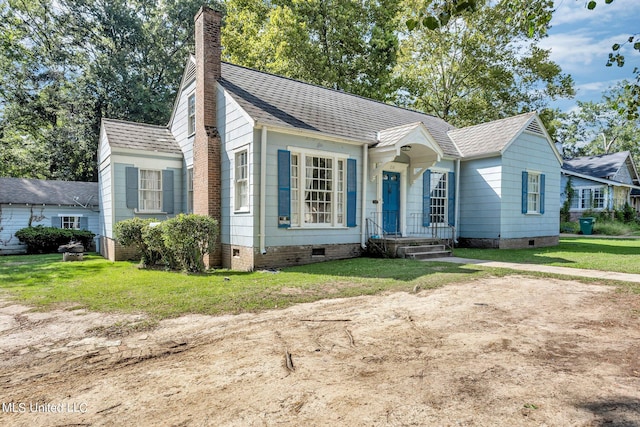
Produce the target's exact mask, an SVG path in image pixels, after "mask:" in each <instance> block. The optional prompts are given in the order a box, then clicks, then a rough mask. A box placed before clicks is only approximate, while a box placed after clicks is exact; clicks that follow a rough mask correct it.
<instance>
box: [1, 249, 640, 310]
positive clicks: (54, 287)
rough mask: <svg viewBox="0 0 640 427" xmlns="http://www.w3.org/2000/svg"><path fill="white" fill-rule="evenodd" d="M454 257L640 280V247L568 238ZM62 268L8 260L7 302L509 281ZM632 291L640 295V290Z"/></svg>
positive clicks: (359, 270) (478, 274) (258, 296)
mask: <svg viewBox="0 0 640 427" xmlns="http://www.w3.org/2000/svg"><path fill="white" fill-rule="evenodd" d="M455 255H456V256H460V257H464V258H478V259H487V260H497V261H507V262H523V263H539V264H549V265H558V266H564V267H575V268H587V269H589V268H590V269H598V270H608V271H618V272H625V273H640V262H638V257H639V255H640V239H635V240H619V239H611V240H608V239H607V240H605V239H584V238H579V239H572V238H563V239H562V240H561V242H560V245H559V246H557V247H551V248H541V249H522V250H472V249H456V250H455ZM61 259H62V256H61V255H59V254H51V255H33V256H7V257H0V292H3V293H4V294H5V296H6V297H9V298H16V299H18V300H20V301H22V302H23V303H26V304H29V305H33V306H37V307H40V308H42V309H48V308H52V307H59V306H64V307H71V308H86V309H89V310H92V311H100V312H122V313H144V314H146V315H148V316H149V317H150V318H153V319H156V320H158V319H163V318H167V317H176V316H180V315H182V314H188V313H198V314H211V315H217V314H223V313H240V312H247V311H260V310H266V309H271V308H276V307H278V308H283V307H287V306H290V305H292V304H297V303H301V302H311V301H316V300H320V299H324V298H339V297H350V296H358V295H373V294H377V293H380V292H385V291H413V290H415V289H416V288H417V287H419V288H421V289H431V288H435V287H439V286H443V285H446V284H449V283H456V282H462V281H469V280H478V279H481V278H485V277H489V276H496V277H502V276H506V275H508V274H510V272H509V271H508V270H501V269H487V268H482V267H478V266H474V265H454V264H448V263H438V262H421V261H413V260H404V259H371V258H359V259H350V260H344V261H332V262H325V263H319V264H312V265H306V266H300V267H291V268H285V269H282V270H280V271H256V272H251V273H244V272H233V271H227V270H218V271H212V272H208V273H206V274H200V275H194V274H183V273H177V272H170V271H159V270H144V269H139V268H138V267H137V265H136V264H135V263H131V262H115V263H113V262H109V261H107V260H105V259H103V258H102V257H100V256H99V255H95V254H94V255H89V256H86V257H85V261H83V262H61ZM631 286H632V288H633V289H635V291H636V292H640V286H638V285H631Z"/></svg>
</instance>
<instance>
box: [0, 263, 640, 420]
mask: <svg viewBox="0 0 640 427" xmlns="http://www.w3.org/2000/svg"><path fill="white" fill-rule="evenodd" d="M638 307H640V296H638V295H632V294H627V293H623V292H616V291H615V289H614V288H611V287H606V286H598V285H585V284H581V283H578V282H573V281H561V280H553V279H532V278H527V277H521V276H510V277H505V278H492V279H485V280H478V281H474V282H469V283H464V284H458V285H450V286H446V287H443V288H440V289H436V290H428V291H420V292H418V293H402V292H398V293H391V294H387V295H379V296H370V297H358V298H349V299H334V300H324V301H319V302H315V303H311V304H300V305H297V306H294V307H290V308H287V309H284V310H274V311H269V312H264V313H259V314H242V315H237V316H219V317H212V316H200V315H190V316H183V317H180V318H176V319H170V320H166V321H163V322H161V323H160V324H159V325H158V326H157V327H156V328H155V329H153V330H149V331H135V330H133V331H129V332H127V333H126V334H124V335H122V336H120V337H117V336H115V337H114V336H113V334H112V333H111V334H106V335H105V334H99V333H96V331H98V330H99V327H100V326H102V327H103V328H106V329H107V330H110V331H111V330H112V329H109V326H110V325H112V324H114V323H118V322H120V323H122V322H125V323H126V322H139V321H144V319H140V318H130V317H123V316H120V317H117V316H111V317H109V316H105V315H102V314H96V313H84V312H83V313H74V312H64V311H60V312H53V313H46V314H47V315H49V316H51V317H46V316H45V317H44V318H38V317H37V316H36V317H32V316H34V315H35V313H30V312H28V311H27V309H26V308H23V307H20V306H17V305H10V306H7V305H5V307H2V308H0V316H2V317H0V320H2V321H1V322H0V324H1V325H2V327H1V328H0V336H1V338H2V341H1V342H2V343H1V344H0V351H2V354H0V367H1V368H2V371H1V372H2V373H1V374H0V402H2V403H3V412H4V413H2V414H0V416H1V417H2V424H3V425H9V426H11V425H30V426H33V425H62V424H65V425H66V424H70V425H96V426H98V425H99V426H102V425H105V426H106V425H135V424H137V425H176V426H177V425H184V426H186V425H194V426H201V425H216V426H220V425H224V426H252V425H276V424H280V425H309V426H314V425H327V424H333V425H348V426H377V425H392V426H395V425H398V426H400V425H443V426H446V425H456V426H465V425H469V426H471V425H473V426H485V425H486V426H494V425H513V426H517V425H573V426H599V425H607V426H610V425H625V426H635V425H640V364H639V360H640V319H639V317H640V313H639V312H638ZM38 315H45V314H43V313H40V314H38ZM91 316H95V317H91ZM90 319H92V320H90ZM5 322H6V323H5ZM38 322H42V323H38ZM78 324H80V325H78ZM51 325H59V326H60V327H62V328H64V329H66V330H67V331H68V333H67V334H61V335H59V334H57V333H51V332H50V331H52V330H54V329H51V328H52V326H51ZM74 328H75V329H74ZM91 328H93V329H91ZM96 328H98V329H96ZM88 331H89V332H88ZM38 346H40V347H38ZM11 404H12V405H11ZM52 408H53V409H54V410H55V412H54V410H52ZM60 411H62V413H59V412H60Z"/></svg>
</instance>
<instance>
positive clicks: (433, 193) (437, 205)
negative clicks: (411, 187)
mask: <svg viewBox="0 0 640 427" xmlns="http://www.w3.org/2000/svg"><path fill="white" fill-rule="evenodd" d="M447 175H448V174H447V173H444V172H435V171H432V172H431V177H430V182H431V184H430V185H431V189H430V194H429V196H430V199H431V201H430V203H431V210H430V214H429V223H430V224H446V223H447V206H448V191H447Z"/></svg>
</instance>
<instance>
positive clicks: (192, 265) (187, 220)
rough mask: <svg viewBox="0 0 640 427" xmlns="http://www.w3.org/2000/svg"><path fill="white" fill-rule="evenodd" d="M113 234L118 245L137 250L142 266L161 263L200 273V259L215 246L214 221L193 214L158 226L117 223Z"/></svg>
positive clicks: (143, 221) (134, 220)
mask: <svg viewBox="0 0 640 427" xmlns="http://www.w3.org/2000/svg"><path fill="white" fill-rule="evenodd" d="M114 231H115V235H116V239H117V240H118V242H120V243H121V244H122V245H124V246H130V245H133V246H135V247H136V248H137V249H138V250H139V251H140V254H141V256H142V259H141V264H142V266H145V267H151V266H155V265H158V264H161V265H164V266H165V267H167V268H171V269H176V268H178V267H179V268H181V269H182V270H184V271H188V272H202V271H204V270H205V265H204V256H205V255H206V254H208V253H209V252H210V251H211V250H213V248H214V247H215V244H216V239H217V235H218V222H217V221H216V220H214V219H213V218H211V217H208V216H204V215H195V214H189V215H185V214H180V215H178V216H176V217H175V218H171V219H168V220H166V221H163V222H160V223H158V220H156V219H140V218H132V219H127V220H124V221H120V222H118V223H117V224H116V225H115V229H114Z"/></svg>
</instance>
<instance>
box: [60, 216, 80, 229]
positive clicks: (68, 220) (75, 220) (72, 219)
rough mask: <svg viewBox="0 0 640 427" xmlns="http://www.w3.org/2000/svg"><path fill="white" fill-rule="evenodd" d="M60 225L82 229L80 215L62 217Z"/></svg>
mask: <svg viewBox="0 0 640 427" xmlns="http://www.w3.org/2000/svg"><path fill="white" fill-rule="evenodd" d="M60 226H61V227H62V228H68V229H72V230H79V229H80V217H79V216H63V217H61V218H60Z"/></svg>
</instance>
